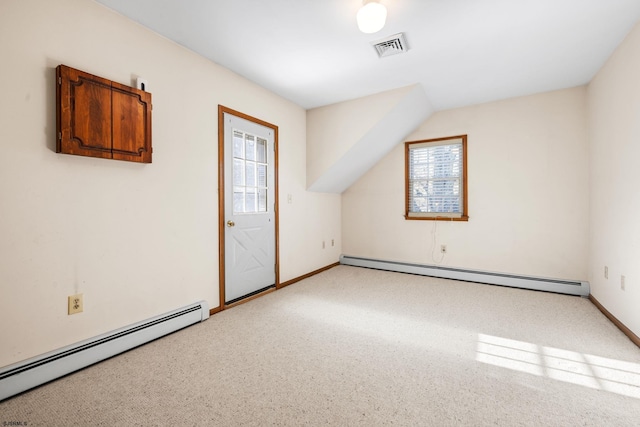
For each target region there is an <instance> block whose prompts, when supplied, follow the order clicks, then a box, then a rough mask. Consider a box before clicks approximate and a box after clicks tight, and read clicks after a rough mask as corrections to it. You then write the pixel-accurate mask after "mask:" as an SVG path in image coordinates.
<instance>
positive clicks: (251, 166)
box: [245, 162, 256, 187]
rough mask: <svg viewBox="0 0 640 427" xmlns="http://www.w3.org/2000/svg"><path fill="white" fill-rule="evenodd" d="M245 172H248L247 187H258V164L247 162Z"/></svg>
mask: <svg viewBox="0 0 640 427" xmlns="http://www.w3.org/2000/svg"><path fill="white" fill-rule="evenodd" d="M245 170H246V171H247V174H246V186H247V187H255V186H256V164H255V163H254V162H247V164H246V167H245Z"/></svg>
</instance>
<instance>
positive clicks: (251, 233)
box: [224, 113, 276, 303]
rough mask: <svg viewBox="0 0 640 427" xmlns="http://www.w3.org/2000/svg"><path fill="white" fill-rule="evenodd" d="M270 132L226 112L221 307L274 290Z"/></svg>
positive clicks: (273, 207)
mask: <svg viewBox="0 0 640 427" xmlns="http://www.w3.org/2000/svg"><path fill="white" fill-rule="evenodd" d="M274 150H275V147H274V130H273V129H271V128H268V127H265V126H262V125H260V124H257V123H254V122H251V121H249V120H245V119H243V118H240V117H236V116H234V115H231V114H229V113H224V153H225V154H224V182H225V184H224V193H225V194H224V215H225V217H224V222H225V225H226V226H225V237H224V241H225V285H224V286H225V289H224V295H225V298H224V299H225V303H229V302H233V301H235V300H237V299H239V298H242V297H245V296H248V295H251V294H253V293H257V292H259V291H261V290H264V289H267V288H269V287H272V286H275V282H276V279H275V278H276V274H275V264H276V257H275V252H276V250H275V235H276V233H275V188H274V187H275V171H274V166H275V161H274V159H275V153H274Z"/></svg>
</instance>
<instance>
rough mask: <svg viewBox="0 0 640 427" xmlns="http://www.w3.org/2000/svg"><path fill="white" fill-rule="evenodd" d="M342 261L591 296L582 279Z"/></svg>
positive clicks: (342, 259) (348, 258)
mask: <svg viewBox="0 0 640 427" xmlns="http://www.w3.org/2000/svg"><path fill="white" fill-rule="evenodd" d="M340 264H344V265H352V266H355V267H366V268H374V269H377V270H387V271H396V272H399V273H410V274H418V275H421V276H432V277H441V278H443V279H454V280H463V281H466V282H476V283H486V284H489V285H500V286H509V287H512V288H522V289H531V290H536V291H546V292H555V293H559V294H567V295H576V296H581V297H588V296H589V292H590V291H589V282H582V281H573V280H560V279H547V278H540V277H530V276H518V275H513V274H504V273H490V272H486V271H474V270H465V269H461V268H452V267H441V266H435V265H424V264H410V263H404V262H395V261H382V260H377V259H369V258H358V257H353V256H346V255H341V256H340Z"/></svg>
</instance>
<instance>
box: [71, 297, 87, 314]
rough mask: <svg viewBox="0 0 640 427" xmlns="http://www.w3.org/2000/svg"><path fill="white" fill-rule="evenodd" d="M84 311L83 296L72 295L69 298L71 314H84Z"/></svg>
mask: <svg viewBox="0 0 640 427" xmlns="http://www.w3.org/2000/svg"><path fill="white" fill-rule="evenodd" d="M83 310H84V305H83V304H82V294H76V295H71V296H70V297H69V314H77V313H82V311H83Z"/></svg>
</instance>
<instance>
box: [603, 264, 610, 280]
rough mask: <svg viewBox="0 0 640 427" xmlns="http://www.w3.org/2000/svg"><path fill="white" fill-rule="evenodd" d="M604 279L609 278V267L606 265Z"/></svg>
mask: <svg viewBox="0 0 640 427" xmlns="http://www.w3.org/2000/svg"><path fill="white" fill-rule="evenodd" d="M604 278H605V279H608V278H609V267H607V266H606V265H605V266H604Z"/></svg>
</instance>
